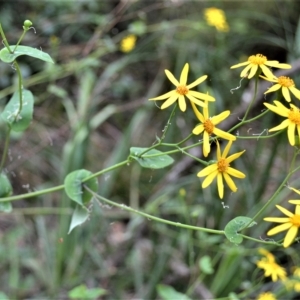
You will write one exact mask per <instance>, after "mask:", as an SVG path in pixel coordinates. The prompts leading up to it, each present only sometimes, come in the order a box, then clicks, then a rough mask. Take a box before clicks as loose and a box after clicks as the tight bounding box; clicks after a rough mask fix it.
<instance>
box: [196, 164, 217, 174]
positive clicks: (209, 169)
mask: <svg viewBox="0 0 300 300" xmlns="http://www.w3.org/2000/svg"><path fill="white" fill-rule="evenodd" d="M216 170H218V166H217V164H212V165H209V166H208V167H206V168H204V169H203V170H201V171H200V172H198V174H197V176H198V177H204V176H207V175H209V174H211V173H213V172H215V171H216Z"/></svg>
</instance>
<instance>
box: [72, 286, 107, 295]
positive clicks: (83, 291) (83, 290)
mask: <svg viewBox="0 0 300 300" xmlns="http://www.w3.org/2000/svg"><path fill="white" fill-rule="evenodd" d="M105 294H107V291H106V290H105V289H101V288H94V289H88V288H87V287H86V285H85V284H81V285H79V286H76V287H75V288H74V289H72V290H71V291H69V293H68V296H69V297H70V298H71V299H97V298H98V297H100V296H102V295H105Z"/></svg>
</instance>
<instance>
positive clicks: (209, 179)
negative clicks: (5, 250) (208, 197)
mask: <svg viewBox="0 0 300 300" xmlns="http://www.w3.org/2000/svg"><path fill="white" fill-rule="evenodd" d="M218 173H219V172H218V171H215V172H213V173H211V174H209V175H208V176H207V177H206V178H205V179H204V180H203V182H202V188H204V189H205V188H206V187H208V186H209V185H210V184H211V183H212V182H213V180H214V179H215V178H216V176H217V175H218Z"/></svg>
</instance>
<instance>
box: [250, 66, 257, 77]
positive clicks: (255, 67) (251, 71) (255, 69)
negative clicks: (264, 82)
mask: <svg viewBox="0 0 300 300" xmlns="http://www.w3.org/2000/svg"><path fill="white" fill-rule="evenodd" d="M257 70H258V65H253V64H251V69H250V73H249V75H248V78H249V79H250V78H252V77H253V76H254V75H255V74H256V72H257Z"/></svg>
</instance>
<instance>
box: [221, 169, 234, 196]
mask: <svg viewBox="0 0 300 300" xmlns="http://www.w3.org/2000/svg"><path fill="white" fill-rule="evenodd" d="M223 176H224V179H225V181H226V183H227V184H228V186H229V188H230V189H231V190H232V191H233V192H236V191H237V187H236V185H235V183H234V182H233V180H232V179H231V177H230V176H229V175H228V174H226V173H223Z"/></svg>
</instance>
